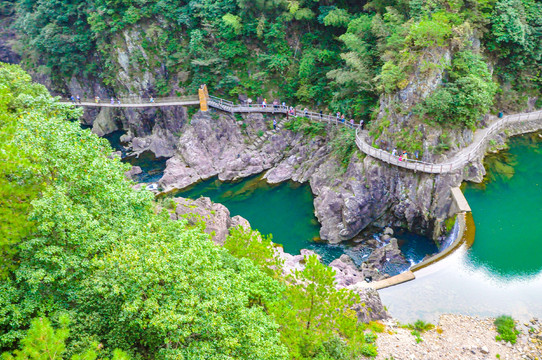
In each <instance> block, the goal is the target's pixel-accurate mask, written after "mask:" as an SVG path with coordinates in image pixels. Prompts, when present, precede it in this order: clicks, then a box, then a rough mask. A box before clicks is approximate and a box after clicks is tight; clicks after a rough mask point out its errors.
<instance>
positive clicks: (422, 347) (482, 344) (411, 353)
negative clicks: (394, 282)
mask: <svg viewBox="0 0 542 360" xmlns="http://www.w3.org/2000/svg"><path fill="white" fill-rule="evenodd" d="M385 325H386V326H387V327H386V331H385V332H384V333H382V334H378V339H377V341H376V344H377V346H378V357H377V358H376V359H377V360H380V359H381V360H385V359H389V360H391V359H394V360H438V359H446V360H456V359H457V360H482V359H484V360H485V359H502V360H505V359H507V360H522V359H530V360H535V359H536V360H542V323H541V322H539V321H538V320H536V319H533V320H531V322H528V323H524V324H523V323H522V324H517V327H518V329H520V330H521V331H522V334H521V335H519V336H518V341H517V343H516V344H515V345H511V344H509V343H506V344H505V343H503V342H502V341H499V342H497V341H496V340H495V336H496V335H497V332H496V330H495V326H494V325H493V319H481V318H477V317H470V316H463V315H442V316H441V317H440V320H439V323H438V326H437V327H436V328H435V329H433V330H430V331H427V332H425V333H423V334H422V336H421V337H422V339H423V341H422V342H420V343H416V338H415V337H414V336H413V335H412V334H411V330H409V329H404V328H401V327H400V326H399V325H398V324H397V323H396V322H394V321H391V322H386V323H385ZM529 329H531V332H529ZM497 355H498V356H497Z"/></svg>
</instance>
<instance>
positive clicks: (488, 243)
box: [380, 134, 542, 321]
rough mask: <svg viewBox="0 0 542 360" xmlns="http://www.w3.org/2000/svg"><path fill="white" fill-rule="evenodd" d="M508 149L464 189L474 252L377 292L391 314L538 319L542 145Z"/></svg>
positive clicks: (519, 143)
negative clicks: (485, 173) (481, 180)
mask: <svg viewBox="0 0 542 360" xmlns="http://www.w3.org/2000/svg"><path fill="white" fill-rule="evenodd" d="M509 145H510V150H508V151H503V152H501V153H499V154H497V155H491V156H488V157H487V159H486V162H485V165H486V170H487V171H488V174H489V175H488V176H487V178H486V179H485V181H484V183H483V184H470V183H469V184H466V187H465V189H464V193H465V196H466V198H467V200H468V202H469V204H470V206H471V208H472V214H473V218H474V222H475V225H476V234H475V240H474V244H473V246H472V248H470V249H466V248H462V249H460V250H458V251H456V252H455V253H454V254H452V255H451V256H449V257H447V258H445V259H444V260H442V261H441V262H439V263H437V264H436V265H433V266H430V267H428V268H426V269H423V270H420V271H418V272H416V280H414V281H411V282H409V283H405V284H402V285H399V286H395V287H391V288H388V289H384V290H381V291H380V295H381V297H382V300H383V302H384V304H385V305H387V306H388V308H389V310H390V312H391V314H392V316H394V317H396V318H398V319H399V320H401V321H414V320H416V319H418V318H421V319H424V320H428V321H436V320H437V318H438V315H440V314H442V313H462V314H470V315H481V316H499V315H501V314H510V315H512V316H514V317H516V318H520V319H527V318H530V317H533V316H536V317H541V316H542V227H541V226H540V219H541V218H542V189H541V187H542V177H541V175H542V146H541V145H542V143H541V139H540V137H539V136H538V134H532V135H525V136H522V137H516V138H512V139H511V140H510V142H509Z"/></svg>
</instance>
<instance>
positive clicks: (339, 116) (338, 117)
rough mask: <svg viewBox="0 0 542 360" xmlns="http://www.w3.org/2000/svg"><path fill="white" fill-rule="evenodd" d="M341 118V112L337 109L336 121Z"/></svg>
mask: <svg viewBox="0 0 542 360" xmlns="http://www.w3.org/2000/svg"><path fill="white" fill-rule="evenodd" d="M339 120H341V113H340V112H339V111H337V122H338V121H339Z"/></svg>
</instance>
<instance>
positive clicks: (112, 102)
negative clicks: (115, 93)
mask: <svg viewBox="0 0 542 360" xmlns="http://www.w3.org/2000/svg"><path fill="white" fill-rule="evenodd" d="M111 105H115V99H113V97H111Z"/></svg>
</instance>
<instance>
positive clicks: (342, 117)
mask: <svg viewBox="0 0 542 360" xmlns="http://www.w3.org/2000/svg"><path fill="white" fill-rule="evenodd" d="M341 122H342V123H344V114H342V115H341Z"/></svg>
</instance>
